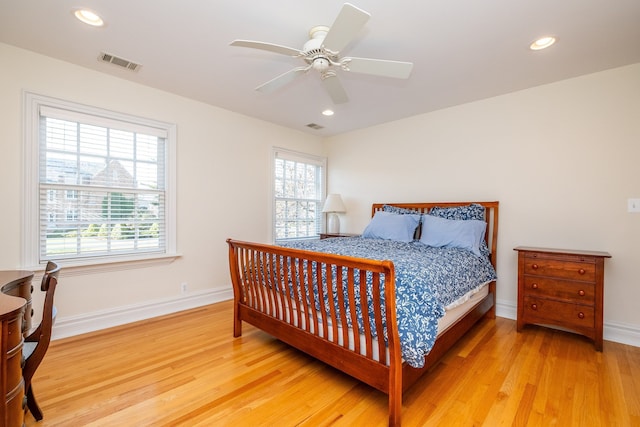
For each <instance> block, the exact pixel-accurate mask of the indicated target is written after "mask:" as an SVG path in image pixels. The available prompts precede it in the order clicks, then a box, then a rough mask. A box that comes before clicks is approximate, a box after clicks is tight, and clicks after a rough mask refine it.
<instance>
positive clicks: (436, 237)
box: [420, 215, 487, 256]
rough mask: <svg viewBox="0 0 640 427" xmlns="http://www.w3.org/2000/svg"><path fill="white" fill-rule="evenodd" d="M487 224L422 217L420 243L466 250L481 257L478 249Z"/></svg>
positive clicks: (473, 220)
mask: <svg viewBox="0 0 640 427" xmlns="http://www.w3.org/2000/svg"><path fill="white" fill-rule="evenodd" d="M486 229H487V223H486V222H484V221H478V220H475V219H468V220H454V219H446V218H439V217H437V216H433V215H423V218H422V236H421V237H420V243H423V244H425V245H427V246H432V247H436V248H441V247H450V248H461V249H467V250H469V251H471V252H473V253H474V254H475V255H477V256H482V252H481V251H480V247H481V244H482V242H484V233H485V231H486Z"/></svg>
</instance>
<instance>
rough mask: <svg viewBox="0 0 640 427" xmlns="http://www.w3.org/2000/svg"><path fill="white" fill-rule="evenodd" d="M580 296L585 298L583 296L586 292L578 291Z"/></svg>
mask: <svg viewBox="0 0 640 427" xmlns="http://www.w3.org/2000/svg"><path fill="white" fill-rule="evenodd" d="M578 295H580V296H581V297H583V296H584V291H583V290H582V289H580V290H579V291H578Z"/></svg>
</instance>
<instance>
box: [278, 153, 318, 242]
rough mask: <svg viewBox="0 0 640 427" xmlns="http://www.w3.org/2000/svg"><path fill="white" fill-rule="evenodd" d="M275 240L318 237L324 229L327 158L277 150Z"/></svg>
mask: <svg viewBox="0 0 640 427" xmlns="http://www.w3.org/2000/svg"><path fill="white" fill-rule="evenodd" d="M273 159H274V160H273V185H274V192H273V194H274V199H273V230H274V240H275V241H276V242H277V241H284V240H291V239H305V238H315V237H317V236H318V235H319V234H320V231H321V230H322V225H323V224H322V219H323V215H322V200H324V193H325V181H326V177H325V171H326V160H325V159H324V158H320V157H316V156H312V155H307V154H303V153H296V152H292V151H287V150H283V149H274V156H273Z"/></svg>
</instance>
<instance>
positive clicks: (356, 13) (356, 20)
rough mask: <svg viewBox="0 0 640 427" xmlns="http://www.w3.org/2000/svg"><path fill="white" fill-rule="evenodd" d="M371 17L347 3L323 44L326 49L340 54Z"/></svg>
mask: <svg viewBox="0 0 640 427" xmlns="http://www.w3.org/2000/svg"><path fill="white" fill-rule="evenodd" d="M370 17H371V15H370V14H369V13H368V12H365V11H364V10H362V9H358V8H357V7H355V6H353V5H352V4H349V3H345V4H344V6H342V9H341V10H340V13H339V14H338V16H337V17H336V20H335V21H334V22H333V25H331V27H330V28H329V32H328V33H327V35H326V36H325V38H324V42H323V43H322V44H323V46H324V47H325V49H327V50H329V51H331V52H333V53H336V54H337V53H338V52H340V51H341V50H342V49H343V48H344V47H345V46H346V45H347V44H349V42H350V41H351V40H353V39H354V38H355V37H356V35H358V33H359V32H360V30H361V29H362V27H364V24H366V23H367V21H368V20H369V18H370Z"/></svg>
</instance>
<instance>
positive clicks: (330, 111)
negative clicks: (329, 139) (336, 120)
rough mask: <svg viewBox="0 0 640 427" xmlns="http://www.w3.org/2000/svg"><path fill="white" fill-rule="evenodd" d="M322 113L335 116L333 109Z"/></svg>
mask: <svg viewBox="0 0 640 427" xmlns="http://www.w3.org/2000/svg"><path fill="white" fill-rule="evenodd" d="M322 114H323V115H325V116H333V110H324V111H323V112H322Z"/></svg>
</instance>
